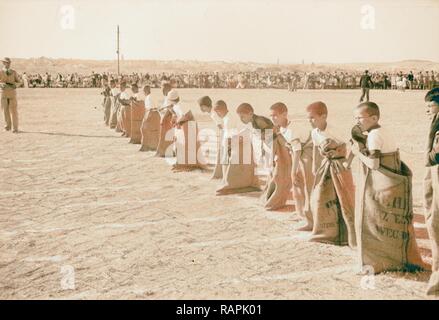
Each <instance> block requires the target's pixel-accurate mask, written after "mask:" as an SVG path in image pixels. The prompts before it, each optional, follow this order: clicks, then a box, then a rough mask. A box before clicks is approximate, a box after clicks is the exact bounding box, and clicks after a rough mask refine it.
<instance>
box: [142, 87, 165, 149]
mask: <svg viewBox="0 0 439 320" xmlns="http://www.w3.org/2000/svg"><path fill="white" fill-rule="evenodd" d="M143 92H144V94H145V116H144V117H143V121H142V127H141V133H142V139H141V141H140V143H141V145H142V146H141V147H140V150H139V151H156V150H157V146H158V144H159V139H160V120H161V119H160V112H159V111H158V109H157V108H156V105H155V103H154V101H153V100H152V97H151V87H150V86H148V85H146V86H144V87H143Z"/></svg>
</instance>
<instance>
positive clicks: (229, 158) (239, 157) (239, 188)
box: [216, 103, 273, 195]
mask: <svg viewBox="0 0 439 320" xmlns="http://www.w3.org/2000/svg"><path fill="white" fill-rule="evenodd" d="M236 113H237V114H238V116H239V118H240V120H241V122H242V123H243V124H245V125H246V128H244V129H243V130H241V131H240V132H238V133H237V134H235V135H232V136H231V137H230V138H228V139H227V153H226V155H225V157H226V159H225V161H224V162H225V165H224V167H223V180H222V183H221V186H220V187H219V188H218V189H217V190H216V194H217V195H224V194H230V193H243V192H252V191H256V190H260V188H259V181H258V178H257V177H256V175H255V168H256V165H255V161H254V156H253V146H252V137H253V130H259V131H262V137H264V136H265V134H264V133H265V132H264V131H265V130H266V129H272V128H273V123H272V122H271V120H270V119H268V118H265V117H262V116H258V115H255V114H254V111H253V107H252V106H251V105H250V104H248V103H242V104H240V105H239V106H238V108H237V109H236Z"/></svg>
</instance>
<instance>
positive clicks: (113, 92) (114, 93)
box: [111, 87, 120, 97]
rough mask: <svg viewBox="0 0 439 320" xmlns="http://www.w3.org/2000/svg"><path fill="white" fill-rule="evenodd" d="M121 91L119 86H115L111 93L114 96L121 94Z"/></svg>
mask: <svg viewBox="0 0 439 320" xmlns="http://www.w3.org/2000/svg"><path fill="white" fill-rule="evenodd" d="M119 92H120V90H119V88H117V87H114V88H112V89H111V95H112V96H113V97H115V96H117V95H118V94H119Z"/></svg>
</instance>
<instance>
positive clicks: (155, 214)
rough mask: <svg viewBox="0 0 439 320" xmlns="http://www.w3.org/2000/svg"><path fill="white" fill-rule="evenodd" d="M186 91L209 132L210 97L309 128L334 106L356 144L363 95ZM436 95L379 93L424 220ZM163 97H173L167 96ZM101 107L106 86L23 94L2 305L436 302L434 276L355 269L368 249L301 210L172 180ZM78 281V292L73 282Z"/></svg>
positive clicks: (204, 178)
mask: <svg viewBox="0 0 439 320" xmlns="http://www.w3.org/2000/svg"><path fill="white" fill-rule="evenodd" d="M179 91H180V96H181V97H182V98H183V101H182V103H183V104H184V105H186V106H189V105H190V106H191V107H192V110H193V111H194V112H195V117H196V118H197V119H198V120H199V121H200V123H201V125H202V126H212V127H213V124H212V123H211V122H209V119H208V117H207V116H203V115H200V112H199V110H198V108H196V104H195V101H196V99H197V98H198V97H199V96H201V95H204V94H208V95H210V96H211V97H213V98H214V99H224V100H225V101H226V102H227V103H228V104H229V107H236V106H237V105H238V103H240V102H244V101H246V102H249V103H251V104H253V105H254V107H255V108H256V110H257V111H258V112H259V113H260V114H264V115H268V108H269V106H270V105H271V104H272V103H274V102H276V101H283V102H285V103H286V104H287V105H288V107H289V109H290V114H291V118H292V119H293V121H294V122H295V123H297V126H299V127H305V126H307V123H306V121H305V120H304V117H305V113H304V108H305V106H306V105H307V104H308V103H310V102H312V101H315V100H323V101H325V102H326V103H327V105H328V107H329V112H330V114H329V121H330V123H332V125H333V126H337V130H338V131H339V133H340V135H342V136H344V137H346V138H348V134H349V132H350V128H351V126H352V124H353V116H352V109H353V107H354V106H355V105H356V104H357V100H358V97H359V92H358V91H330V90H326V91H317V90H316V91H299V92H295V93H289V92H287V91H280V90H192V89H191V90H179ZM424 94H425V92H409V91H407V92H395V91H385V92H379V91H372V92H371V98H372V100H373V101H375V102H377V103H378V104H379V105H380V106H381V109H382V124H383V125H385V126H390V127H391V128H392V129H393V130H394V131H395V132H396V134H397V137H399V139H400V140H399V143H400V146H401V156H402V159H403V160H404V161H405V162H406V163H407V164H408V165H409V167H410V168H411V169H412V170H413V174H414V178H413V186H414V206H415V212H416V213H422V206H421V199H422V178H423V172H424V168H423V156H422V152H423V148H424V140H425V136H426V132H427V126H428V120H427V119H426V117H425V115H424V104H423V95H424ZM153 95H155V98H156V100H160V98H161V96H160V94H159V91H158V90H155V91H153ZM100 102H101V97H100V96H99V90H94V89H67V90H64V89H27V90H26V89H23V90H20V91H19V112H20V130H21V131H22V132H21V133H20V134H18V135H13V134H12V133H9V132H8V133H6V132H1V133H0V154H1V158H0V176H1V180H0V191H1V193H0V211H1V215H0V298H3V299H22V298H24V299H47V298H49V299H53V298H55V299H64V298H67V299H122V298H130V299H173V298H176V299H192V298H200V299H204V298H206V299H207V298H209V299H220V298H221V299H228V298H231V299H237V298H243V299H247V298H249V299H366V298H367V299H424V298H426V297H425V295H424V291H425V289H426V282H427V280H428V277H429V273H427V272H424V273H418V274H402V273H387V274H381V275H377V276H375V277H373V278H364V277H362V276H359V275H356V274H355V262H356V259H355V252H353V251H351V250H350V249H348V248H346V247H335V246H329V245H323V244H316V243H310V242H307V241H306V234H303V233H301V232H298V231H295V230H294V228H295V226H297V223H298V218H297V217H296V215H295V214H294V213H293V212H266V211H265V210H264V209H263V208H262V207H261V205H260V202H259V200H258V198H257V197H258V196H259V193H251V194H244V195H231V196H223V197H216V196H215V189H216V187H217V184H218V183H217V182H216V181H211V180H209V178H210V174H211V172H200V171H196V172H190V173H172V172H171V170H170V167H169V165H168V164H167V163H166V162H165V161H164V160H163V159H159V158H155V157H153V154H152V153H141V152H138V149H139V146H138V145H132V144H129V143H128V140H127V139H126V138H121V137H120V136H119V134H118V133H115V132H114V131H112V130H110V129H108V128H107V127H105V126H104V125H103V121H102V118H103V115H102V112H101V109H100V108H99V106H100ZM95 106H96V107H98V108H97V109H95V108H94V107H95ZM418 227H420V228H422V225H419V224H418ZM426 259H427V260H428V257H426ZM72 271H73V272H72ZM70 275H73V276H74V280H75V281H74V288H72V287H69V286H68V285H67V287H66V282H65V281H66V280H65V279H66V277H67V279H72V277H69V276H70ZM68 284H69V283H68ZM372 287H374V289H372ZM368 288H369V289H368Z"/></svg>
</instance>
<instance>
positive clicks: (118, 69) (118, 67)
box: [117, 25, 120, 76]
mask: <svg viewBox="0 0 439 320" xmlns="http://www.w3.org/2000/svg"><path fill="white" fill-rule="evenodd" d="M117 75H118V76H120V63H119V25H117Z"/></svg>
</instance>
